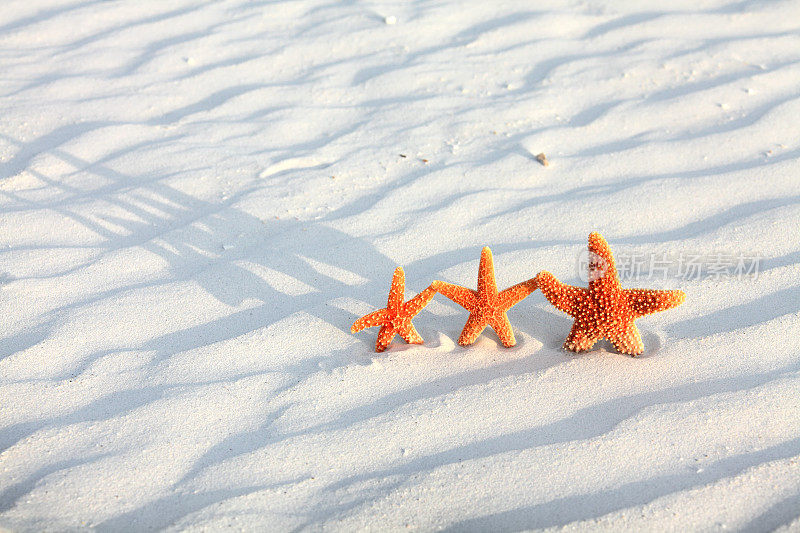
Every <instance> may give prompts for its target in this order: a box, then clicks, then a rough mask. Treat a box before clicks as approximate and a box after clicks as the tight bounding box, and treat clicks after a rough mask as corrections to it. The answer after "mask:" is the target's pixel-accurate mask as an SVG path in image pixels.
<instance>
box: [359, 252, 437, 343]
mask: <svg viewBox="0 0 800 533" xmlns="http://www.w3.org/2000/svg"><path fill="white" fill-rule="evenodd" d="M405 292H406V275H405V272H403V268H402V267H397V268H396V269H395V270H394V276H393V277H392V285H391V286H390V287H389V301H388V302H387V304H386V307H385V308H384V309H379V310H378V311H375V312H372V313H370V314H368V315H365V316H362V317H361V318H359V319H358V320H356V321H355V323H353V327H351V328H350V331H352V332H353V333H356V332H357V331H361V330H362V329H364V328H371V327H373V326H381V329H380V331H379V332H378V340H377V341H376V342H375V351H376V352H382V351H384V350H385V349H386V348H387V347H388V346H389V344H390V343H391V342H392V339H393V338H394V336H395V334H396V333H397V334H399V335H400V336H401V337H402V338H403V340H405V341H406V342H407V343H409V344H422V337H421V336H420V334H419V333H417V330H416V329H415V328H414V324H412V323H411V319H412V318H414V316H416V314H417V313H419V312H420V311H422V309H423V308H424V307H425V306H426V305H428V302H430V301H431V298H433V295H434V294H436V291H435V290H434V289H433V286H430V287H428V288H427V289H425V290H424V291H422V292H421V293H419V294H417V295H416V296H414V297H413V298H411V299H410V300H409V301H407V302H406V303H403V299H405Z"/></svg>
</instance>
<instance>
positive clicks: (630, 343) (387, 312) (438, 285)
mask: <svg viewBox="0 0 800 533" xmlns="http://www.w3.org/2000/svg"><path fill="white" fill-rule="evenodd" d="M589 259H590V260H589V287H588V288H583V287H574V286H572V285H565V284H564V283H561V282H560V281H558V279H556V277H555V276H553V275H552V274H551V273H549V272H546V271H542V272H539V273H538V274H537V275H536V277H535V278H531V279H529V280H528V281H523V282H522V283H518V284H516V285H514V286H512V287H509V288H507V289H505V290H503V291H500V292H498V290H497V283H496V281H495V277H494V262H493V260H492V251H491V250H490V249H489V248H488V247H485V248H484V249H483V251H482V252H481V261H480V265H479V267H478V290H477V291H474V290H472V289H468V288H466V287H461V286H459V285H453V284H452V283H445V282H444V281H434V282H433V283H432V284H431V285H430V286H429V287H428V288H427V289H425V290H424V291H422V292H421V293H419V294H418V295H416V296H415V297H414V298H412V299H411V300H409V301H408V302H405V303H403V299H404V298H405V294H404V293H405V274H404V273H403V269H402V268H400V267H397V269H396V270H395V271H394V277H393V279H392V285H391V288H390V290H389V301H388V304H387V306H386V308H384V309H380V310H378V311H375V312H373V313H370V314H368V315H366V316H363V317H361V318H359V319H358V320H356V322H355V323H354V324H353V327H352V328H351V331H352V332H353V333H355V332H357V331H360V330H362V329H364V328H366V327H372V326H381V330H380V332H379V333H378V340H377V342H376V344H375V350H376V351H378V352H382V351H384V350H385V349H386V348H387V347H388V346H389V343H390V342H391V341H392V338H393V337H394V335H395V334H396V333H398V334H400V336H401V337H402V338H403V339H405V341H406V342H408V343H413V344H421V343H422V337H421V336H420V335H419V333H417V330H416V329H415V328H414V325H413V324H412V323H411V319H412V318H413V317H414V316H415V315H416V314H417V313H419V312H420V311H421V310H422V309H423V308H424V307H425V306H426V305H427V304H428V302H430V300H431V298H433V295H434V294H435V293H436V292H439V293H441V294H443V295H444V296H447V297H448V298H450V299H451V300H453V301H454V302H455V303H457V304H459V305H460V306H462V307H463V308H465V309H466V310H467V311H469V318H468V319H467V323H466V324H465V325H464V329H463V330H462V331H461V335H460V336H459V337H458V343H459V344H460V345H462V346H467V345H469V344H472V343H473V342H475V339H477V338H478V336H479V335H480V334H481V333H482V332H483V330H484V329H486V326H491V327H492V329H494V330H495V332H496V333H497V336H498V337H499V338H500V342H502V343H503V346H506V347H511V346H514V345H515V344H516V343H517V341H516V339H515V338H514V330H513V329H512V327H511V322H510V321H509V320H508V315H507V314H506V313H507V311H508V310H509V309H511V307H513V306H514V305H516V304H517V303H519V302H520V301H522V300H523V299H524V298H525V297H526V296H528V295H529V294H531V293H532V292H533V291H535V290H536V289H537V288H538V289H540V290H541V291H542V294H544V297H545V298H547V300H548V301H549V302H550V303H551V304H553V305H554V306H555V307H557V308H558V309H560V310H562V311H564V312H565V313H567V314H568V315H570V316H572V317H573V318H575V322H574V324H573V325H572V330H571V331H570V333H569V335H568V336H567V340H566V341H565V342H564V349H566V350H570V351H573V352H582V351H585V350H588V349H590V348H591V347H592V346H594V344H595V343H596V342H597V341H598V340H600V339H603V338H606V339H608V340H609V341H611V343H612V344H613V345H614V346H615V347H616V348H617V350H619V351H620V352H622V353H626V354H630V355H634V356H635V355H638V354H640V353H642V351H643V350H644V343H642V337H641V335H640V334H639V330H638V329H637V328H636V324H635V323H634V321H635V320H636V319H637V318H639V317H642V316H645V315H649V314H650V313H655V312H658V311H664V310H667V309H670V308H672V307H675V306H677V305H680V304H681V303H683V301H684V300H685V299H686V295H685V294H684V293H683V292H682V291H677V290H675V291H664V290H651V289H623V288H622V286H621V285H620V282H619V276H618V275H617V268H616V265H615V264H614V256H613V255H612V253H611V249H610V248H609V247H608V243H607V242H606V241H605V239H603V237H602V236H601V235H600V234H599V233H592V234H590V235H589Z"/></svg>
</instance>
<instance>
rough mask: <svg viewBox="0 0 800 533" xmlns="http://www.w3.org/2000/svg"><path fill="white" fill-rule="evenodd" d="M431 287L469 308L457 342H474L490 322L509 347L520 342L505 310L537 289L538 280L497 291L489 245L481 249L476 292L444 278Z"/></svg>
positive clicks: (501, 340)
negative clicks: (446, 281)
mask: <svg viewBox="0 0 800 533" xmlns="http://www.w3.org/2000/svg"><path fill="white" fill-rule="evenodd" d="M431 287H433V288H434V289H436V291H437V292H440V293H441V294H443V295H445V296H447V297H448V298H450V299H451V300H453V301H454V302H455V303H457V304H458V305H460V306H461V307H463V308H464V309H466V310H467V311H469V318H468V319H467V323H466V324H465V325H464V329H463V330H462V331H461V336H460V337H459V338H458V344H460V345H461V346H466V345H468V344H472V343H473V342H475V339H477V338H478V335H480V334H481V332H482V331H483V330H484V329H485V328H486V326H487V325H488V326H492V329H494V330H495V332H497V336H498V337H500V342H502V343H503V346H506V347H510V346H514V345H515V344H516V343H517V341H516V339H515V338H514V330H513V329H512V328H511V322H509V321H508V316H507V315H506V311H508V310H509V309H511V307H513V306H514V305H515V304H517V303H519V302H520V301H521V300H522V299H524V298H525V297H526V296H528V295H529V294H530V293H532V292H533V291H535V290H536V279H535V278H531V279H529V280H528V281H523V282H522V283H518V284H516V285H514V286H513V287H509V288H508V289H506V290H504V291H502V292H500V293H498V292H497V284H496V282H495V279H494V262H493V261H492V251H491V250H490V249H489V247H488V246H487V247H486V248H484V249H483V251H482V252H481V263H480V266H479V267H478V290H477V291H473V290H472V289H467V288H466V287H460V286H458V285H453V284H452V283H445V282H444V281H434V282H433V284H431Z"/></svg>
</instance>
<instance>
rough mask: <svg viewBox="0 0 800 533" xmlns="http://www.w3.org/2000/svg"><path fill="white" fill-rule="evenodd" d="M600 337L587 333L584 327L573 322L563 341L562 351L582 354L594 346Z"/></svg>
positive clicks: (594, 332)
mask: <svg viewBox="0 0 800 533" xmlns="http://www.w3.org/2000/svg"><path fill="white" fill-rule="evenodd" d="M600 337H601V335H600V333H598V332H596V331H587V330H586V328H585V327H583V326H582V325H581V324H578V322H575V323H574V324H573V325H572V329H571V330H570V332H569V335H567V340H565V341H564V349H565V350H569V351H571V352H583V351H586V350H588V349H589V348H591V347H592V346H594V343H596V342H597V341H598V340H600Z"/></svg>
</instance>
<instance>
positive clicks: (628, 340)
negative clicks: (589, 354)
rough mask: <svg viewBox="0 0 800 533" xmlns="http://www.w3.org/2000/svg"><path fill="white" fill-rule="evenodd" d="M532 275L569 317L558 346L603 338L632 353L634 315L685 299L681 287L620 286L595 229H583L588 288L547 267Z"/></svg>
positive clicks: (582, 346)
mask: <svg viewBox="0 0 800 533" xmlns="http://www.w3.org/2000/svg"><path fill="white" fill-rule="evenodd" d="M536 279H537V281H538V283H539V289H541V291H542V294H544V297H545V298H547V300H548V301H549V302H550V303H551V304H553V305H554V306H556V307H557V308H559V309H561V310H562V311H564V312H565V313H567V314H568V315H570V316H572V317H574V318H575V323H574V324H573V325H572V331H570V332H569V336H568V337H567V340H566V341H565V342H564V349H566V350H570V351H573V352H581V351H584V350H588V349H589V348H591V347H592V346H594V343H595V342H597V341H598V340H600V339H602V338H606V339H608V340H609V341H611V343H612V344H613V345H614V347H615V348H616V349H617V350H619V351H620V352H622V353H626V354H630V355H634V356H635V355H638V354H640V353H642V351H643V350H644V344H643V343H642V337H641V335H639V330H638V329H636V324H634V320H636V319H637V318H639V317H641V316H644V315H649V314H650V313H655V312H657V311H664V310H666V309H669V308H671V307H675V306H677V305H680V304H682V303H683V301H684V300H685V299H686V295H685V294H684V293H683V291H659V290H649V289H623V288H622V287H621V286H620V283H619V276H618V275H617V268H616V266H615V264H614V256H613V255H612V254H611V249H610V248H609V247H608V243H607V242H606V241H605V239H603V237H602V236H601V235H600V234H599V233H592V234H590V235H589V288H588V289H584V288H583V287H573V286H571V285H565V284H563V283H561V282H560V281H558V280H557V279H556V278H555V276H553V275H552V274H551V273H549V272H539V274H537V275H536Z"/></svg>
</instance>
